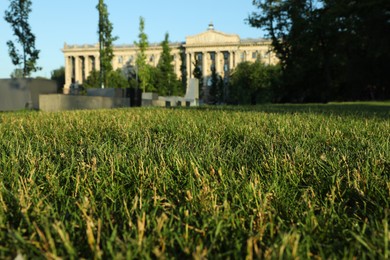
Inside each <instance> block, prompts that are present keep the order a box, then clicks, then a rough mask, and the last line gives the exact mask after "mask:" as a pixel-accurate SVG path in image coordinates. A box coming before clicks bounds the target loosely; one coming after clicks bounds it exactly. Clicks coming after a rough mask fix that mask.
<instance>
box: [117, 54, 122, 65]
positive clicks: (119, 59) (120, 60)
mask: <svg viewBox="0 0 390 260" xmlns="http://www.w3.org/2000/svg"><path fill="white" fill-rule="evenodd" d="M118 63H119V64H122V63H123V56H119V57H118Z"/></svg>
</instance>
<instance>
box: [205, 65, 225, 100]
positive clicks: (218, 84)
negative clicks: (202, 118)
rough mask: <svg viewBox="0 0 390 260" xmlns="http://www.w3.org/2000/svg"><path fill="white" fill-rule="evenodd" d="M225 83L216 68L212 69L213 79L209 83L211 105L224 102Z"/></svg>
mask: <svg viewBox="0 0 390 260" xmlns="http://www.w3.org/2000/svg"><path fill="white" fill-rule="evenodd" d="M223 87H224V83H223V79H222V77H221V76H220V75H218V73H217V72H216V69H215V66H213V67H212V68H211V77H210V81H209V97H208V100H209V103H210V104H217V103H221V102H223V95H224V93H223V92H224V89H223Z"/></svg>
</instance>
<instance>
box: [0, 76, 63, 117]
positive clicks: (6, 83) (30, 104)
mask: <svg viewBox="0 0 390 260" xmlns="http://www.w3.org/2000/svg"><path fill="white" fill-rule="evenodd" d="M57 92H58V86H57V82H55V81H53V80H46V79H0V111H17V110H23V109H39V95H40V94H53V93H57Z"/></svg>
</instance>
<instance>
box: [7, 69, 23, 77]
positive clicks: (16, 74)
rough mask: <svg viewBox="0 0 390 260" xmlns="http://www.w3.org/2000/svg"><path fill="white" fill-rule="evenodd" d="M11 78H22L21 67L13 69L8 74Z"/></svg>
mask: <svg viewBox="0 0 390 260" xmlns="http://www.w3.org/2000/svg"><path fill="white" fill-rule="evenodd" d="M10 77H11V79H20V78H23V70H22V69H14V71H12V73H11V75H10Z"/></svg>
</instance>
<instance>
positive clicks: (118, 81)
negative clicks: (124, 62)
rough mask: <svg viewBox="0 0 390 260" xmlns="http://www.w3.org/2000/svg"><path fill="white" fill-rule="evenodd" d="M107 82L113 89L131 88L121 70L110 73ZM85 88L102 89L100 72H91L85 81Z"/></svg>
mask: <svg viewBox="0 0 390 260" xmlns="http://www.w3.org/2000/svg"><path fill="white" fill-rule="evenodd" d="M107 80H108V82H110V86H111V87H112V88H127V87H128V86H129V82H128V80H127V79H126V77H125V76H124V75H123V72H122V70H120V69H117V70H112V71H110V73H109V74H108V75H107ZM83 87H84V88H86V89H87V88H100V71H98V70H93V71H91V73H90V75H89V76H88V78H87V79H86V80H85V81H84V83H83Z"/></svg>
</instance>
